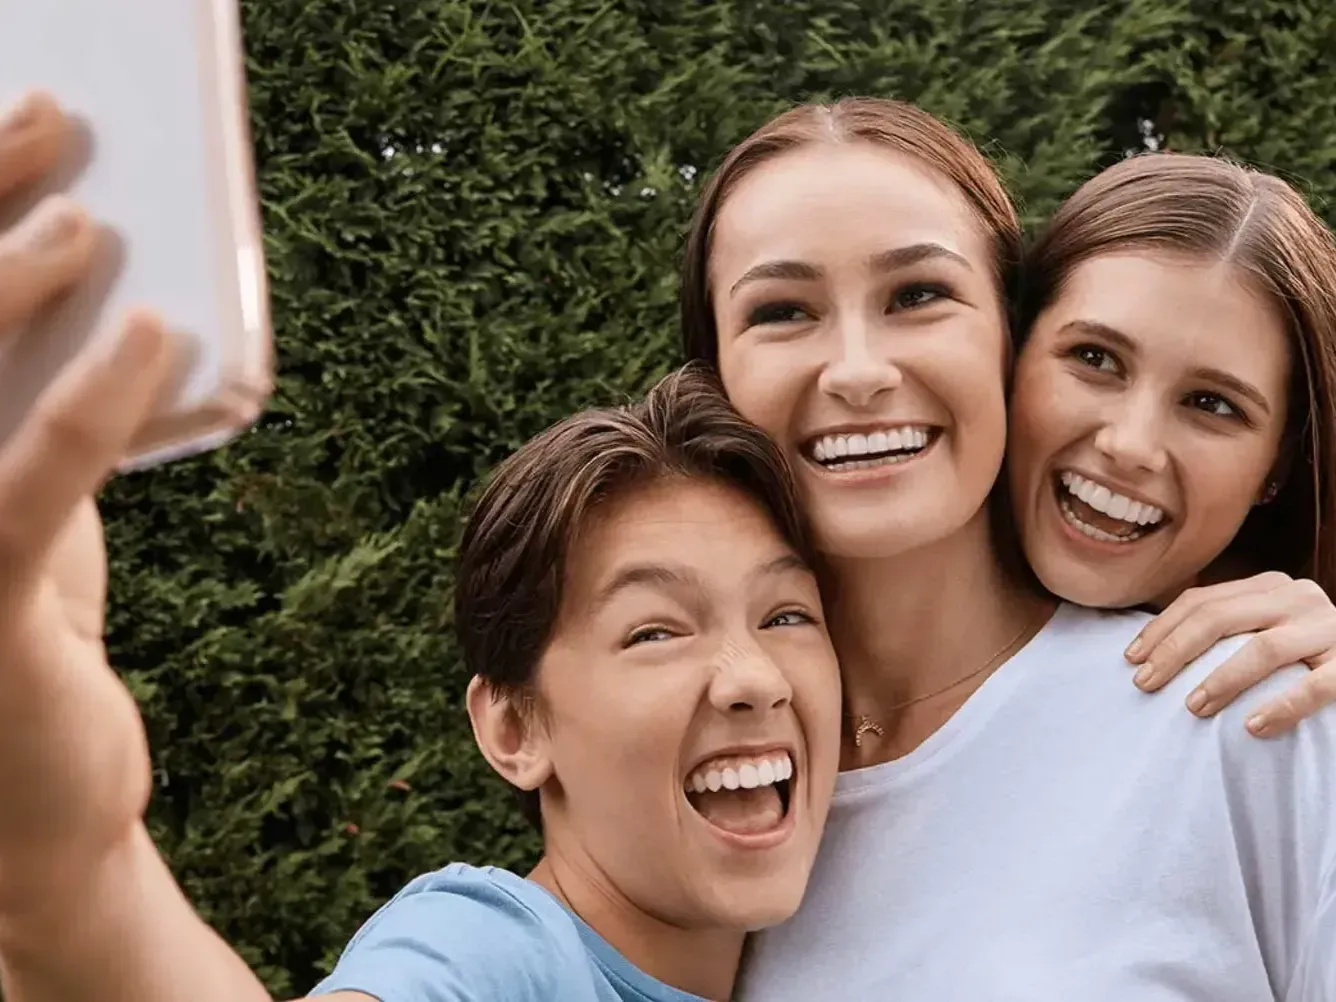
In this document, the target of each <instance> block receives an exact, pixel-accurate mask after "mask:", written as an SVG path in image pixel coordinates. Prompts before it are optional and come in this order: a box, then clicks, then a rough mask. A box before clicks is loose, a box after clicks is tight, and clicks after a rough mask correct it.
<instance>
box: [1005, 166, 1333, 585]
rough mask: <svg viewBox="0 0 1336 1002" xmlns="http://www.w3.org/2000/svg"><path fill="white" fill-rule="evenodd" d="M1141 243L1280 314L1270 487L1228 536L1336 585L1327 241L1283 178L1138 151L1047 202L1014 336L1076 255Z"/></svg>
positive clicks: (1259, 566) (1263, 563)
mask: <svg viewBox="0 0 1336 1002" xmlns="http://www.w3.org/2000/svg"><path fill="white" fill-rule="evenodd" d="M1129 249H1143V250H1146V251H1156V250H1160V251H1165V252H1169V253H1177V254H1187V255H1192V256H1197V257H1205V258H1208V259H1218V260H1221V261H1227V262H1230V263H1231V264H1234V265H1236V266H1237V267H1239V268H1241V269H1243V270H1244V272H1246V273H1247V274H1248V275H1250V276H1251V277H1252V278H1253V280H1254V281H1256V282H1257V284H1258V285H1259V286H1260V287H1261V288H1262V289H1264V290H1265V292H1266V294H1268V295H1269V296H1270V297H1271V299H1272V300H1273V302H1274V303H1275V304H1276V306H1278V307H1279V308H1280V310H1281V313H1282V315H1283V316H1284V317H1285V318H1286V326H1287V327H1288V329H1289V335H1290V339H1291V342H1292V344H1293V345H1294V355H1295V362H1296V364H1295V367H1294V368H1295V373H1294V380H1293V385H1292V388H1291V400H1290V411H1289V430H1288V433H1287V436H1286V444H1285V446H1284V448H1285V450H1286V451H1285V458H1287V459H1288V460H1289V462H1290V468H1289V471H1288V476H1287V477H1286V478H1285V479H1284V480H1283V482H1282V483H1281V484H1280V487H1281V490H1280V492H1279V494H1278V495H1277V496H1276V498H1275V500H1274V501H1272V502H1271V503H1269V504H1266V505H1263V506H1261V507H1257V508H1254V509H1253V510H1252V512H1251V514H1250V515H1249V516H1248V518H1247V520H1246V521H1245V522H1244V524H1243V526H1242V528H1241V529H1240V530H1239V534H1238V535H1237V536H1236V537H1235V539H1234V542H1233V543H1232V544H1231V547H1230V551H1229V552H1230V554H1231V556H1234V557H1238V558H1241V559H1242V560H1243V561H1245V562H1246V563H1247V564H1248V566H1249V567H1250V569H1255V570H1263V569H1275V570H1282V571H1285V572H1286V573H1288V574H1291V575H1293V576H1295V577H1300V576H1302V577H1311V578H1313V579H1315V580H1316V581H1317V583H1318V584H1319V585H1321V586H1322V588H1323V589H1324V590H1325V591H1326V592H1327V593H1328V594H1332V593H1333V590H1334V589H1336V534H1333V533H1332V530H1331V525H1330V523H1329V522H1327V523H1324V520H1323V516H1324V515H1325V514H1327V513H1332V512H1336V485H1334V484H1333V473H1336V245H1333V241H1332V235H1331V232H1330V231H1329V230H1328V229H1327V227H1326V226H1325V225H1324V224H1323V223H1322V221H1321V220H1320V219H1319V218H1318V217H1317V215H1316V214H1314V212H1313V211H1312V209H1310V208H1309V207H1308V204H1307V203H1306V202H1305V201H1304V199H1303V197H1302V196H1301V195H1299V193H1298V192H1296V191H1295V190H1294V189H1293V188H1291V187H1290V186H1289V185H1288V184H1286V183H1285V182H1284V181H1282V180H1280V179H1279V178H1277V177H1273V176H1272V175H1270V174H1264V173H1262V172H1260V171H1257V170H1253V169H1251V168H1249V167H1245V166H1242V165H1240V164H1236V163H1233V162H1230V161H1228V160H1225V159H1222V158H1218V157H1208V156H1193V155H1188V154H1180V153H1147V154H1142V155H1140V156H1136V157H1133V158H1131V159H1128V160H1124V161H1122V162H1120V163H1118V164H1116V165H1114V166H1113V167H1110V168H1109V169H1107V170H1105V171H1104V172H1103V173H1101V174H1098V175H1096V176H1095V177H1094V178H1092V179H1091V180H1089V181H1087V182H1086V183H1085V184H1084V185H1082V186H1081V187H1080V188H1079V189H1077V191H1076V192H1075V193H1074V194H1073V195H1072V196H1071V197H1070V198H1068V199H1067V201H1066V202H1064V203H1063V204H1062V206H1061V207H1060V208H1059V209H1058V211H1057V212H1056V213H1054V215H1053V217H1052V219H1050V220H1049V222H1048V224H1047V226H1046V227H1045V228H1044V230H1043V231H1042V232H1041V233H1040V235H1039V237H1038V239H1037V240H1036V241H1035V243H1034V245H1033V247H1032V248H1031V249H1030V252H1029V254H1028V257H1027V260H1026V262H1025V266H1024V270H1023V275H1024V281H1023V285H1022V288H1021V296H1020V304H1019V313H1018V319H1019V330H1018V333H1019V334H1020V336H1021V337H1022V338H1023V337H1024V336H1025V335H1026V334H1027V333H1028V331H1029V329H1030V325H1031V324H1033V323H1034V321H1035V319H1036V318H1037V317H1038V316H1039V315H1040V314H1041V313H1042V312H1043V311H1044V310H1045V309H1047V308H1048V307H1049V306H1050V305H1051V304H1052V303H1053V301H1054V300H1055V299H1056V298H1057V297H1058V295H1059V294H1060V293H1061V292H1062V288H1063V285H1064V283H1065V282H1066V281H1067V279H1068V277H1069V276H1070V275H1071V273H1072V270H1073V269H1074V268H1076V266H1077V265H1079V264H1080V263H1081V262H1082V261H1085V260H1088V259H1089V258H1092V257H1095V256H1096V255H1099V254H1107V253H1109V252H1111V251H1120V250H1129Z"/></svg>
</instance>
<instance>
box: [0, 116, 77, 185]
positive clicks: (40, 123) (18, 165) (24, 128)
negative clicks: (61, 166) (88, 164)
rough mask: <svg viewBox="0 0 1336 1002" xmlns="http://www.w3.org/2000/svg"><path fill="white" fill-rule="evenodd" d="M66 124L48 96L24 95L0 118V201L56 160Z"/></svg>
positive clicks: (44, 170)
mask: <svg viewBox="0 0 1336 1002" xmlns="http://www.w3.org/2000/svg"><path fill="white" fill-rule="evenodd" d="M70 134H71V127H70V122H69V120H68V119H67V118H66V117H65V115H64V114H63V113H62V112H61V110H60V106H59V105H58V104H56V102H55V100H54V99H53V98H52V97H51V96H50V95H49V94H45V93H43V92H41V91H34V92H32V93H30V94H27V95H25V96H24V97H23V98H22V99H20V100H19V102H18V103H17V104H15V105H14V106H13V107H12V108H10V109H9V110H8V111H7V112H6V113H5V115H4V117H3V118H0V197H3V196H5V195H8V194H10V193H11V192H13V191H14V190H15V189H16V188H19V187H21V186H23V185H25V184H28V183H30V182H32V181H35V180H36V179H37V178H39V177H41V176H42V175H43V174H45V173H46V172H47V171H49V170H50V169H51V168H52V167H53V166H54V165H55V163H56V160H57V159H58V158H59V157H60V154H61V151H62V150H63V149H64V145H65V142H66V140H67V139H68V137H69V136H70Z"/></svg>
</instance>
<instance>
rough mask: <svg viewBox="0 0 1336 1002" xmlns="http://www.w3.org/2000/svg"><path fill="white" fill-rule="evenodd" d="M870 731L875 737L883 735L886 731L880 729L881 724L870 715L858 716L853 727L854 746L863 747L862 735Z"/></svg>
mask: <svg viewBox="0 0 1336 1002" xmlns="http://www.w3.org/2000/svg"><path fill="white" fill-rule="evenodd" d="M869 731H871V732H872V733H873V734H875V735H877V737H879V738H880V737H885V735H886V732H885V731H883V730H882V729H881V724H879V723H877V722H876V721H875V720H873V719H872V718H871V717H868V716H860V717H859V718H858V724H857V726H856V727H854V747H855V748H862V747H863V735H864V734H866V733H868V732H869Z"/></svg>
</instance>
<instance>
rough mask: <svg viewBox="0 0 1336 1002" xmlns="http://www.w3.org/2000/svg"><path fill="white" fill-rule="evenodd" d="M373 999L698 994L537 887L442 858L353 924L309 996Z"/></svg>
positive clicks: (526, 1000) (686, 1001)
mask: <svg viewBox="0 0 1336 1002" xmlns="http://www.w3.org/2000/svg"><path fill="white" fill-rule="evenodd" d="M339 991H354V992H362V993H363V994H365V995H370V996H372V997H373V998H377V999H380V1002H557V1000H559V1002H703V1000H702V999H701V998H700V997H699V996H696V995H690V994H688V993H686V992H683V991H679V990H678V989H676V988H673V987H671V986H670V985H665V984H664V983H663V982H661V981H658V980H656V979H654V978H651V977H650V976H649V975H648V974H646V973H645V972H644V971H641V970H640V969H639V968H637V967H635V966H634V965H632V964H631V963H630V961H628V960H627V959H626V958H625V957H623V956H622V955H621V954H620V953H618V952H617V951H616V950H614V949H613V948H612V946H611V944H609V943H608V942H607V940H605V939H603V937H601V936H600V935H598V933H596V932H594V930H593V929H591V928H590V927H589V926H588V925H586V924H585V923H584V922H583V921H581V920H580V918H579V917H578V916H577V915H575V914H574V913H573V912H571V911H570V910H569V909H568V908H566V907H565V906H564V905H563V904H562V903H561V902H560V901H558V900H557V899H556V898H555V897H553V896H552V895H551V894H549V893H548V892H547V891H546V890H545V889H544V888H542V887H540V886H539V885H538V884H535V883H533V882H532V881H529V880H525V879H524V878H523V877H518V876H516V875H515V874H513V873H511V872H509V871H508V870H501V869H497V868H496V867H490V866H488V867H473V866H469V865H467V864H464V863H451V864H450V865H449V866H447V867H445V868H444V869H442V870H437V871H436V872H435V873H428V874H424V875H423V876H420V877H418V878H416V879H415V880H413V881H411V882H410V883H409V884H408V885H407V886H405V887H404V888H403V890H401V891H400V892H399V893H398V894H396V895H395V896H394V897H393V898H392V899H390V901H388V902H387V903H386V904H385V905H384V906H383V907H382V908H381V909H380V910H379V911H377V912H376V914H374V915H373V916H371V918H370V919H369V920H368V921H367V923H366V924H365V925H364V926H362V928H361V929H359V930H358V931H357V934H356V935H355V936H354V937H353V938H352V941H351V942H350V943H349V944H348V946H347V948H346V949H345V950H344V951H343V956H342V957H340V958H339V962H338V964H337V965H336V966H335V968H334V972H333V973H332V974H331V975H330V976H329V977H328V978H326V979H325V980H324V981H322V982H321V983H320V984H319V985H318V986H317V987H316V989H315V991H313V992H312V993H311V997H317V996H320V995H329V994H331V993H333V992H339Z"/></svg>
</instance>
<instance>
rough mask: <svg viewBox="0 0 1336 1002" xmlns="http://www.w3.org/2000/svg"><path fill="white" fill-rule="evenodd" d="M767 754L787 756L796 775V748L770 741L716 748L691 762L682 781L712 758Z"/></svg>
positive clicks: (797, 763)
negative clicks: (779, 753)
mask: <svg viewBox="0 0 1336 1002" xmlns="http://www.w3.org/2000/svg"><path fill="white" fill-rule="evenodd" d="M769 752H784V753H785V754H787V755H788V756H789V759H790V761H792V762H793V768H794V775H797V770H798V765H799V761H798V749H797V747H796V746H795V745H794V744H793V743H792V742H783V741H772V742H768V743H766V744H752V745H729V746H728V747H726V748H718V749H715V750H714V751H709V752H706V753H705V754H703V755H701V756H700V757H699V758H697V759H696V760H695V761H693V762H692V763H691V765H689V766H687V770H686V773H685V775H684V776H683V779H684V780H685V778H686V777H687V776H690V775H691V774H692V773H693V772H695V771H696V770H697V769H699V768H700V767H701V766H702V765H704V764H705V763H706V762H708V761H710V759H712V758H721V757H723V756H725V755H758V756H759V755H765V754H767V753H769ZM684 788H685V787H684Z"/></svg>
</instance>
